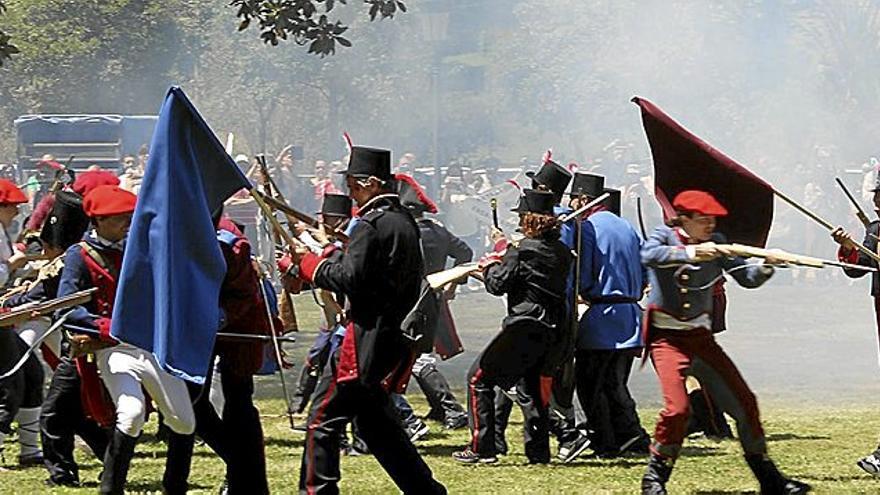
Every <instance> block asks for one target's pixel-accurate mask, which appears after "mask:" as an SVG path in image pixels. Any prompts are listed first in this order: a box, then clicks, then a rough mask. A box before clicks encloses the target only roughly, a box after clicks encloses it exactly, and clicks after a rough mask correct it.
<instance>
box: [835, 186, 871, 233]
mask: <svg viewBox="0 0 880 495" xmlns="http://www.w3.org/2000/svg"><path fill="white" fill-rule="evenodd" d="M834 180H835V181H837V185H838V186H840V188H841V189H843V194H845V195H846V197H847V199H849V202H850V203H852V205H853V206H855V207H856V217H858V219H859V221H860V222H862V225H864V226H865V227H867V226H868V224H870V223H871V220H870V219H869V218H868V215H867V214H865V210H863V209H862V205H860V204H859V202H858V201H856V198H854V197H853V195H852V193H851V192H849V189H848V188H847V187H846V184H844V183H843V181H842V180H840V177H835V178H834Z"/></svg>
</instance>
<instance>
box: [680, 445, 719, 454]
mask: <svg viewBox="0 0 880 495" xmlns="http://www.w3.org/2000/svg"><path fill="white" fill-rule="evenodd" d="M719 455H724V452H721V451H720V450H719V449H718V448H717V447H703V446H700V445H688V446H686V447H683V448H682V449H681V456H682V457H710V456H719Z"/></svg>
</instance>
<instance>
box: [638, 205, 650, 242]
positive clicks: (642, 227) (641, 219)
mask: <svg viewBox="0 0 880 495" xmlns="http://www.w3.org/2000/svg"><path fill="white" fill-rule="evenodd" d="M636 215H637V216H638V217H639V230H641V231H642V239H645V240H647V239H648V231H647V230H646V229H645V218H644V217H643V216H642V197H641V196H636Z"/></svg>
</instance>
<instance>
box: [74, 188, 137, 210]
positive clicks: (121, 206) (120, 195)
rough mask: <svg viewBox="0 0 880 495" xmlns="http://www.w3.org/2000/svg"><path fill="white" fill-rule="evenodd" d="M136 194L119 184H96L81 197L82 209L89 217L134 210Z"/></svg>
mask: <svg viewBox="0 0 880 495" xmlns="http://www.w3.org/2000/svg"><path fill="white" fill-rule="evenodd" d="M135 202H137V196H135V195H134V194H132V193H130V192H128V191H126V190H125V189H122V188H121V187H119V186H110V185H106V186H98V187H96V188H94V189H92V190H91V191H90V192H89V193H88V194H86V197H85V198H83V210H85V212H86V215H88V216H90V217H109V216H112V215H122V214H125V213H131V212H133V211H134V205H135Z"/></svg>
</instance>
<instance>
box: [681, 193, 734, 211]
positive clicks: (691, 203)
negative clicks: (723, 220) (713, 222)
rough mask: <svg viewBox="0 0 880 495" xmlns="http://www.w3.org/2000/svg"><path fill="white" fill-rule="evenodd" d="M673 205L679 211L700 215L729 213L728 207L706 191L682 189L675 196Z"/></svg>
mask: <svg viewBox="0 0 880 495" xmlns="http://www.w3.org/2000/svg"><path fill="white" fill-rule="evenodd" d="M672 206H673V207H674V208H675V209H676V210H679V211H689V212H694V213H699V214H700V215H711V216H714V217H723V216H725V215H727V208H725V207H724V206H723V205H722V204H721V203H719V202H718V200H717V199H715V197H714V196H712V195H711V194H709V193H707V192H705V191H695V190H690V191H682V192H680V193H678V195H677V196H675V199H674V200H673V201H672Z"/></svg>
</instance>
